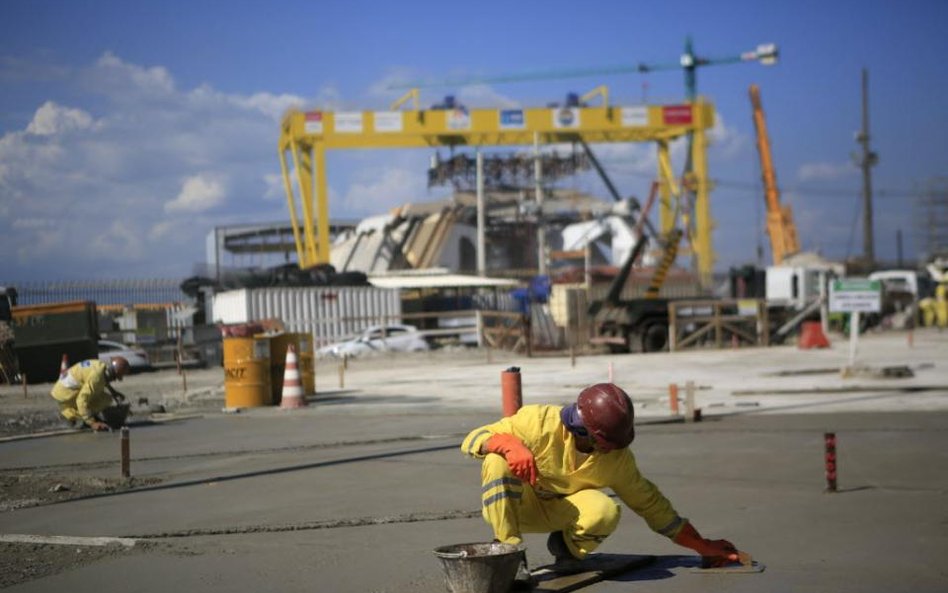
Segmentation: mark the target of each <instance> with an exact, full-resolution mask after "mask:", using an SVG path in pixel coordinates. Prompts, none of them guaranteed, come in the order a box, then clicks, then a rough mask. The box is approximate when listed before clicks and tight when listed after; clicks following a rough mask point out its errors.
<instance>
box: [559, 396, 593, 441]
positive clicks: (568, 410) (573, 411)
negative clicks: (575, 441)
mask: <svg viewBox="0 0 948 593" xmlns="http://www.w3.org/2000/svg"><path fill="white" fill-rule="evenodd" d="M560 420H562V421H563V426H565V427H566V430H568V431H570V432H571V433H573V434H574V435H576V436H578V437H585V436H589V431H587V430H586V427H585V426H583V418H582V417H581V416H580V415H579V407H578V406H577V405H576V404H570V405H568V406H563V407H562V408H561V409H560Z"/></svg>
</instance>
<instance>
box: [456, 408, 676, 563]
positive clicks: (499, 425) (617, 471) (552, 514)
mask: <svg viewBox="0 0 948 593" xmlns="http://www.w3.org/2000/svg"><path fill="white" fill-rule="evenodd" d="M560 408H561V406H549V405H539V406H538V405H530V406H523V407H522V408H520V410H519V411H518V412H517V413H516V414H514V415H513V416H509V417H506V418H502V419H501V420H499V421H497V422H494V423H493V424H488V425H486V426H482V427H480V428H476V429H474V430H473V431H471V433H470V434H468V435H467V436H466V437H465V438H464V440H463V442H462V443H461V450H462V451H463V452H464V453H465V454H467V455H471V456H473V457H475V458H478V459H483V460H484V462H483V465H482V466H481V502H482V514H483V516H484V520H486V521H487V522H488V523H489V524H490V525H491V527H492V528H493V530H494V537H496V538H497V539H498V540H500V541H502V542H505V543H511V544H519V543H521V542H522V541H523V540H522V534H523V533H551V532H554V531H562V532H563V536H564V537H563V539H564V541H565V542H566V546H567V547H568V548H569V550H570V552H572V554H573V556H575V557H576V558H580V559H582V558H585V557H586V555H587V554H589V553H590V552H592V551H593V550H595V549H596V548H597V547H599V544H601V543H602V542H603V540H605V539H606V537H608V536H609V535H610V534H611V533H612V532H613V531H615V529H616V527H618V525H619V517H620V507H619V505H618V504H616V503H615V502H614V501H613V500H612V499H611V498H610V497H609V496H608V495H607V494H605V493H604V492H601V489H602V488H610V489H612V490H613V491H614V492H615V493H616V494H617V495H618V496H619V498H620V499H621V500H622V502H624V503H625V504H626V506H628V507H629V508H630V509H632V510H633V511H635V512H636V513H637V514H638V515H639V516H641V517H642V518H643V519H644V520H645V522H646V523H647V524H648V526H649V528H651V529H652V530H653V531H655V532H656V533H659V534H661V535H664V536H666V537H669V538H674V537H675V536H676V535H678V532H679V531H681V528H682V527H683V526H684V523H685V521H686V519H684V518H682V517H679V516H678V513H677V512H676V511H675V509H674V508H673V507H672V504H671V502H669V500H668V499H667V498H665V496H664V495H663V494H662V493H661V492H660V491H659V489H658V488H657V487H656V486H655V485H654V484H652V483H651V482H650V481H648V480H647V479H645V478H644V477H643V476H642V474H640V473H639V470H638V467H637V466H636V463H635V457H634V456H633V455H632V451H631V450H630V449H628V448H625V449H618V450H615V451H609V452H608V453H601V452H593V453H591V454H589V455H588V456H584V454H582V453H580V452H579V451H578V450H577V449H576V438H575V436H574V435H573V434H572V433H571V432H569V431H568V430H567V429H566V426H564V425H563V423H562V421H561V420H560ZM497 433H506V434H512V435H514V436H516V437H517V438H518V439H520V440H521V441H523V443H524V445H526V447H527V448H528V449H530V451H531V452H532V453H533V455H534V458H535V460H536V465H537V470H538V472H539V476H540V477H539V478H538V480H537V483H536V486H531V485H530V484H528V483H523V482H521V480H519V479H518V478H516V477H515V476H514V475H513V474H512V473H511V472H510V469H509V467H508V466H507V462H506V460H505V459H504V458H503V457H502V456H501V455H497V454H494V453H488V454H486V455H485V454H482V453H481V446H482V445H483V444H484V443H485V442H486V441H487V440H488V439H489V438H490V437H492V436H493V435H494V434H497ZM583 457H585V459H583Z"/></svg>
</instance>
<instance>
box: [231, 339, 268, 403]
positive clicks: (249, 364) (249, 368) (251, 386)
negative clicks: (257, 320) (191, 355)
mask: <svg viewBox="0 0 948 593" xmlns="http://www.w3.org/2000/svg"><path fill="white" fill-rule="evenodd" d="M224 402H225V404H224V405H225V406H227V407H228V408H255V407H259V406H267V405H270V403H271V396H270V343H269V340H267V339H265V338H224Z"/></svg>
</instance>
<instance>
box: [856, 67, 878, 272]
mask: <svg viewBox="0 0 948 593" xmlns="http://www.w3.org/2000/svg"><path fill="white" fill-rule="evenodd" d="M856 142H858V143H859V144H860V145H861V146H862V156H861V157H860V159H859V167H860V168H861V169H862V255H863V257H864V258H865V260H866V265H867V266H869V267H870V268H871V267H872V266H873V264H874V263H875V260H876V255H875V247H874V242H873V236H872V167H874V166H875V165H876V164H877V163H878V162H879V155H877V154H876V153H874V152H872V150H871V149H870V148H869V72H868V71H867V70H866V69H865V68H863V69H862V130H860V131H859V133H858V134H856Z"/></svg>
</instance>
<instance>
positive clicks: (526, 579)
mask: <svg viewBox="0 0 948 593" xmlns="http://www.w3.org/2000/svg"><path fill="white" fill-rule="evenodd" d="M536 585H537V578H536V577H535V576H533V574H531V573H530V569H529V568H528V567H527V553H526V552H520V565H519V566H518V567H517V575H516V576H514V581H513V589H514V590H516V591H529V590H531V589H533V588H534V587H536Z"/></svg>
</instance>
